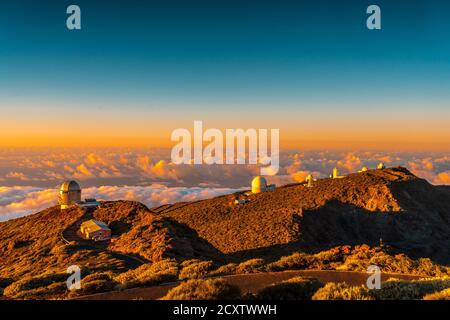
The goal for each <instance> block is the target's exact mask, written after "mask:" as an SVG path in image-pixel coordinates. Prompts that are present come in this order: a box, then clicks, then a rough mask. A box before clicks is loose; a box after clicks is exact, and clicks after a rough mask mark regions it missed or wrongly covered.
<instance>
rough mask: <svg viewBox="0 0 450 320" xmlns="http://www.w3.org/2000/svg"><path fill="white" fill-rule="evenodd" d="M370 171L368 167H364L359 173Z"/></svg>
mask: <svg viewBox="0 0 450 320" xmlns="http://www.w3.org/2000/svg"><path fill="white" fill-rule="evenodd" d="M368 170H369V169H367V167H362V169H361V170H359V171H358V172H366V171H368Z"/></svg>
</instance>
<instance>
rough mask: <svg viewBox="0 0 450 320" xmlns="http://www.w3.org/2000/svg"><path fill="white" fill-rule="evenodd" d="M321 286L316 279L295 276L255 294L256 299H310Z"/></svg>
mask: <svg viewBox="0 0 450 320" xmlns="http://www.w3.org/2000/svg"><path fill="white" fill-rule="evenodd" d="M322 286H323V284H322V283H321V282H320V281H318V280H317V279H314V278H305V277H295V278H292V279H289V280H286V281H283V282H281V283H277V284H273V285H271V286H268V287H266V288H264V289H262V290H260V291H259V292H258V294H257V295H256V299H262V300H310V299H311V297H312V296H313V295H314V293H315V292H316V291H317V290H318V289H319V288H321V287H322Z"/></svg>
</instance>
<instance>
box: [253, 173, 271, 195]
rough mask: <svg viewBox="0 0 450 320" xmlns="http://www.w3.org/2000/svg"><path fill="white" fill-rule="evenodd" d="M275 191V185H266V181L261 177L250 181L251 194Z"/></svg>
mask: <svg viewBox="0 0 450 320" xmlns="http://www.w3.org/2000/svg"><path fill="white" fill-rule="evenodd" d="M273 190H275V185H274V184H271V185H267V180H266V179H265V178H263V177H261V176H257V177H254V178H253V180H252V193H261V192H266V191H273Z"/></svg>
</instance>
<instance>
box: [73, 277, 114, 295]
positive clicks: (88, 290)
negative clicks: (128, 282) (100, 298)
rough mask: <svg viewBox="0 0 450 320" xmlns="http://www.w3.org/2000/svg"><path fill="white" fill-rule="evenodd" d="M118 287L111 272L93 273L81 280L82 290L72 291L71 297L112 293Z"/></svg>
mask: <svg viewBox="0 0 450 320" xmlns="http://www.w3.org/2000/svg"><path fill="white" fill-rule="evenodd" d="M116 286H117V282H116V281H115V280H114V279H113V274H112V273H111V272H97V273H91V274H89V275H87V276H86V277H84V278H82V279H81V289H78V290H71V291H70V293H69V297H75V296H84V295H89V294H94V293H101V292H107V291H112V290H114V289H115V287H116Z"/></svg>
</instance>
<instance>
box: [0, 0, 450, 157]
mask: <svg viewBox="0 0 450 320" xmlns="http://www.w3.org/2000/svg"><path fill="white" fill-rule="evenodd" d="M70 4H78V5H79V6H80V7H81V11H82V30H80V31H69V30H67V29H66V26H65V24H66V17H67V14H66V13H65V11H66V8H67V6H68V5H70ZM370 4H378V5H379V6H380V7H381V10H382V30H380V31H369V30H368V29H367V28H366V18H367V15H366V13H365V11H366V8H367V6H368V5H370ZM449 12H450V3H449V2H448V1H435V0H434V1H429V0H428V1H425V0H423V1H399V0H389V1H379V0H377V1H365V0H358V1H357V0H355V1H350V0H347V1H323V0H319V1H317V0H315V1H313V0H308V1H261V0H259V1H242V0H241V1H237V0H227V1H211V0H210V1H137V0H134V1H93V0H89V1H84V0H74V1H62V0H61V1H32V0H29V1H25V0H17V1H8V2H7V1H2V2H1V4H0V145H2V146H6V145H7V146H57V145H68V146H70V145H76V146H79V145H91V146H100V145H102V146H105V145H116V144H117V145H130V146H133V145H140V146H143V145H159V146H167V145H170V144H171V142H170V140H169V137H170V132H171V131H172V130H173V129H176V128H178V127H187V128H191V127H192V124H193V120H196V119H198V120H203V121H204V123H205V127H218V128H236V127H243V128H251V127H253V128H280V130H281V139H282V141H281V143H282V146H289V147H291V146H296V147H299V148H301V147H309V148H311V147H333V146H336V147H354V148H364V147H368V148H379V149H383V148H385V149H417V150H427V149H440V150H448V149H449V146H450V126H449V125H448V122H449V121H448V120H449V119H450V105H449V103H450V90H449V88H450V23H449V22H448V21H449V19H448V13H449Z"/></svg>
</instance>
